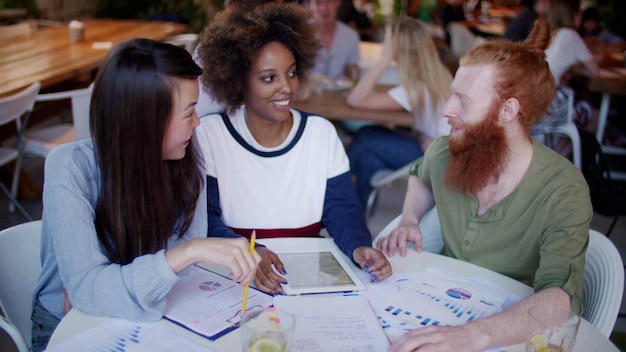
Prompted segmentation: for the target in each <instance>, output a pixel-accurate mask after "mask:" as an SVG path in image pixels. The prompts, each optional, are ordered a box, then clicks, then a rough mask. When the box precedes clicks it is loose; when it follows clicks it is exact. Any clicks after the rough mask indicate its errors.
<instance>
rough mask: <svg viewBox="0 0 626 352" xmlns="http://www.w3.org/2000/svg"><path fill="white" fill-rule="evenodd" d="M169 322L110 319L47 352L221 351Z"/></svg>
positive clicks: (50, 348) (210, 343) (207, 341)
mask: <svg viewBox="0 0 626 352" xmlns="http://www.w3.org/2000/svg"><path fill="white" fill-rule="evenodd" d="M189 335H192V336H193V334H189V333H186V332H185V331H184V330H182V329H181V328H179V327H178V326H176V325H174V324H171V323H169V322H165V324H164V322H157V323H143V324H140V323H134V322H131V321H128V320H123V319H108V320H107V321H105V322H104V323H102V324H100V325H97V326H95V327H93V328H91V329H89V330H87V331H84V332H82V333H80V334H78V335H76V336H75V337H73V338H71V339H69V340H66V341H63V342H62V343H59V344H56V345H54V346H51V347H49V348H48V349H47V350H46V351H47V352H102V351H117V352H145V351H151V352H168V351H185V352H220V351H222V350H221V349H219V348H217V347H215V346H213V342H211V341H209V340H206V339H201V338H196V339H194V338H192V337H190V336H189Z"/></svg>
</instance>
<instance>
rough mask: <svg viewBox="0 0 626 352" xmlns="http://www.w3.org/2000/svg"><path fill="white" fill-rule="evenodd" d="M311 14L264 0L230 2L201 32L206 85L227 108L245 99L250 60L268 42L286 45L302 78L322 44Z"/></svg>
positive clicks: (199, 52)
mask: <svg viewBox="0 0 626 352" xmlns="http://www.w3.org/2000/svg"><path fill="white" fill-rule="evenodd" d="M311 18H312V17H311V14H310V12H309V11H308V10H307V9H306V8H304V7H302V6H300V5H297V4H291V3H287V4H278V3H268V4H264V5H260V6H257V7H256V8H255V9H254V10H251V9H250V8H249V7H248V6H246V5H244V4H242V3H233V4H231V5H229V6H228V7H227V8H226V9H225V10H223V11H221V12H219V13H218V14H216V15H215V18H214V19H213V21H212V22H211V23H210V24H209V25H208V26H207V27H206V28H205V30H204V31H203V33H202V34H201V35H200V44H199V47H198V59H199V60H200V66H201V67H203V69H204V72H203V74H202V76H201V81H202V83H203V84H204V86H205V88H206V89H208V91H209V92H210V94H212V95H213V97H214V98H215V99H216V100H217V101H218V102H219V103H221V104H224V105H225V106H226V107H227V108H235V107H238V106H240V105H241V104H243V102H244V101H243V95H242V91H243V90H244V87H245V86H246V84H247V82H246V81H247V77H248V73H249V71H250V67H251V66H252V62H253V60H255V59H256V57H257V56H258V54H259V52H260V50H261V48H263V47H264V46H265V45H266V44H268V43H271V42H279V43H282V44H283V45H285V46H286V47H287V48H289V50H290V51H291V52H292V53H293V56H294V58H295V61H296V68H297V70H298V77H299V78H300V81H301V82H305V81H306V78H307V74H308V72H309V71H310V70H311V68H312V67H313V65H314V63H315V59H316V56H317V52H318V49H319V48H320V43H319V40H318V39H317V37H316V35H315V29H314V27H313V24H312V20H311Z"/></svg>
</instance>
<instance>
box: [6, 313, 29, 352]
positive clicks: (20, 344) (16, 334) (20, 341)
mask: <svg viewBox="0 0 626 352" xmlns="http://www.w3.org/2000/svg"><path fill="white" fill-rule="evenodd" d="M0 330H4V332H5V333H6V334H7V335H8V336H9V337H10V338H11V340H13V343H14V344H15V347H17V352H29V349H28V345H27V344H26V340H24V336H22V333H20V331H19V330H18V329H17V327H16V326H15V325H13V324H12V323H11V322H10V321H8V320H7V319H6V318H5V317H3V316H0Z"/></svg>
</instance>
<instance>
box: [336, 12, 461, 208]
mask: <svg viewBox="0 0 626 352" xmlns="http://www.w3.org/2000/svg"><path fill="white" fill-rule="evenodd" d="M393 61H395V62H396V63H397V67H398V71H399V76H400V77H401V80H402V83H401V84H400V85H398V86H396V87H394V88H392V89H391V90H388V91H386V92H377V91H376V90H375V87H376V82H377V81H378V79H379V78H380V76H381V75H382V74H383V73H384V72H385V70H386V69H387V68H388V67H389V65H390V64H391V63H392V62H393ZM451 82H452V75H451V74H450V71H449V70H448V69H447V68H446V67H445V66H444V65H443V63H442V62H441V60H440V59H439V55H438V53H437V49H436V48H435V44H434V42H433V39H432V38H431V35H430V31H429V30H428V28H427V27H426V26H425V25H424V24H422V23H421V22H420V21H419V20H416V19H413V18H410V17H408V16H400V17H396V18H392V19H390V20H389V22H388V26H387V31H386V35H385V41H384V42H383V44H382V50H381V56H380V57H379V59H378V61H377V62H376V63H375V64H374V66H373V67H372V68H370V69H369V70H368V71H367V72H366V73H365V75H363V77H362V78H361V79H360V80H359V82H358V84H357V85H356V86H355V87H354V88H353V89H352V90H351V91H350V93H349V95H348V98H347V103H348V105H350V106H353V107H358V108H365V109H373V110H406V111H409V112H411V113H412V114H413V116H414V121H415V122H414V127H413V130H412V131H401V130H391V129H389V128H387V127H385V126H379V125H372V126H366V127H362V128H361V129H359V130H358V131H357V132H356V134H355V135H354V139H353V141H352V143H351V144H350V145H349V147H348V158H349V159H350V166H351V167H350V168H351V170H352V173H353V175H354V176H355V178H356V189H357V195H358V197H359V201H360V203H361V206H362V208H363V209H366V205H367V199H368V197H369V194H370V192H371V191H372V189H371V187H370V179H371V178H372V176H373V175H374V173H375V172H376V171H378V170H380V169H398V168H400V167H402V166H404V165H405V164H407V163H409V162H411V161H412V160H415V159H417V158H418V157H420V156H421V155H422V154H423V153H424V151H425V150H426V148H428V146H429V145H430V143H431V142H432V141H433V140H434V139H435V138H437V137H439V136H443V135H447V134H448V132H449V131H450V126H448V125H447V123H446V120H445V119H444V118H443V117H442V112H443V106H444V104H445V101H446V99H447V98H448V96H449V92H450V83H451Z"/></svg>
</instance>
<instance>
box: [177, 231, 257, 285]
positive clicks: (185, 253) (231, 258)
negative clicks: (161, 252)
mask: <svg viewBox="0 0 626 352" xmlns="http://www.w3.org/2000/svg"><path fill="white" fill-rule="evenodd" d="M165 258H166V259H167V261H168V263H169V265H170V267H171V268H172V270H173V271H174V272H179V271H181V270H182V269H184V268H186V267H187V266H188V265H191V264H193V263H195V262H203V263H207V264H218V265H223V266H226V267H228V268H229V269H230V271H231V272H230V275H229V276H230V278H231V279H232V280H235V281H237V282H240V283H242V284H245V283H247V282H250V281H252V279H253V278H254V274H255V272H256V268H257V266H258V264H259V262H260V261H261V257H260V256H259V254H257V253H254V254H250V243H249V242H248V240H247V239H246V238H243V237H241V238H219V237H210V238H196V239H193V240H190V241H187V242H185V243H183V244H181V245H179V246H177V247H174V248H172V249H170V250H167V251H166V252H165Z"/></svg>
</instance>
